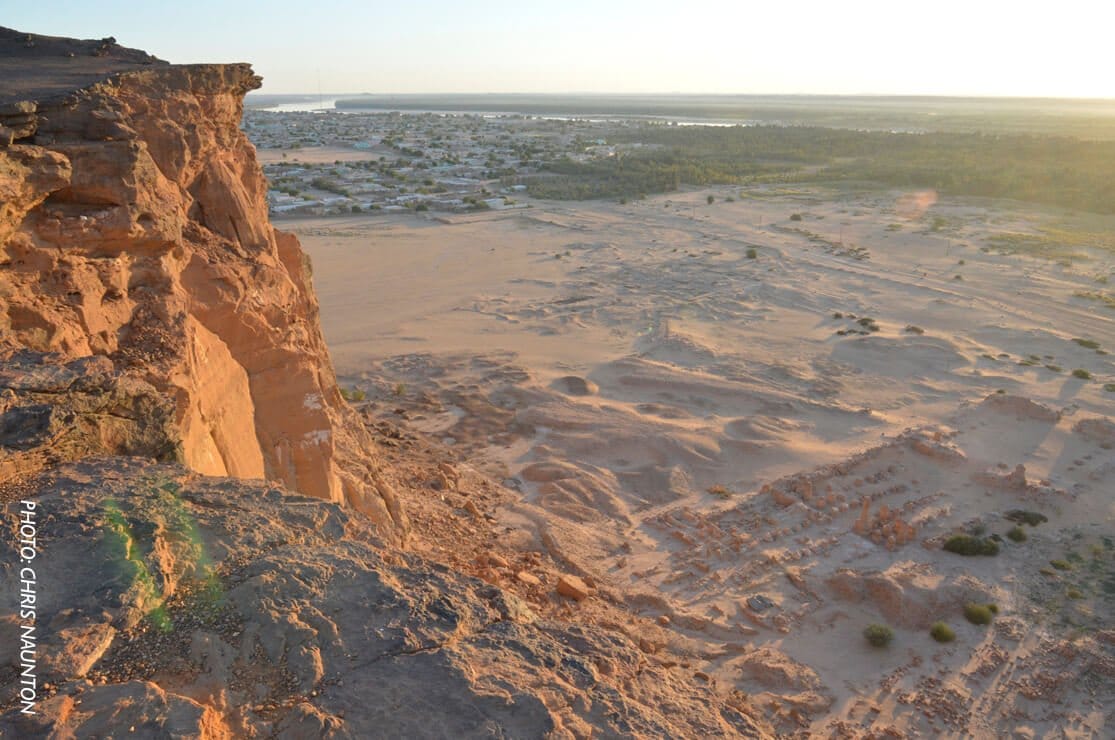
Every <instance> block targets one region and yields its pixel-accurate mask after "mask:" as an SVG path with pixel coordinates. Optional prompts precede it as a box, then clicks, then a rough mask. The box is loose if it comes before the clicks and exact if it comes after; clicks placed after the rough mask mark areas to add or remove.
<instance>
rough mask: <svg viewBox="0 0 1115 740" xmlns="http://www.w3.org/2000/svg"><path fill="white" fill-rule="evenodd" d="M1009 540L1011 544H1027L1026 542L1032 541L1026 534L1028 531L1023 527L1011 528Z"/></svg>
mask: <svg viewBox="0 0 1115 740" xmlns="http://www.w3.org/2000/svg"><path fill="white" fill-rule="evenodd" d="M1007 539H1009V540H1010V541H1011V542H1025V541H1026V540H1028V539H1030V537H1029V535H1027V534H1026V530H1025V529H1023V528H1022V527H1011V529H1010V530H1009V531H1008V532H1007Z"/></svg>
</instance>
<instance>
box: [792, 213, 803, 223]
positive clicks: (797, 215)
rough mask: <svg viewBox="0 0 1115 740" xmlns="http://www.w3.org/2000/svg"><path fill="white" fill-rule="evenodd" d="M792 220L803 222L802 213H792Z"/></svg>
mask: <svg viewBox="0 0 1115 740" xmlns="http://www.w3.org/2000/svg"><path fill="white" fill-rule="evenodd" d="M790 220H791V221H801V214H800V213H791V214H790Z"/></svg>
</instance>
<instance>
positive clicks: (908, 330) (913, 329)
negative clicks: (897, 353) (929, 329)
mask: <svg viewBox="0 0 1115 740" xmlns="http://www.w3.org/2000/svg"><path fill="white" fill-rule="evenodd" d="M906 333H907V334H924V333H925V329H922V328H921V327H920V326H914V325H913V324H910V325H909V326H907V327H906Z"/></svg>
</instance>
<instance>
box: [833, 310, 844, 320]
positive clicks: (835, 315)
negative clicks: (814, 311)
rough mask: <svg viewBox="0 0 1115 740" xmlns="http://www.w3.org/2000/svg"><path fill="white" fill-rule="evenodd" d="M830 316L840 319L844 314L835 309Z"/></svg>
mask: <svg viewBox="0 0 1115 740" xmlns="http://www.w3.org/2000/svg"><path fill="white" fill-rule="evenodd" d="M832 317H833V318H834V319H842V318H844V314H842V313H840V312H839V311H835V312H834V313H833V314H832Z"/></svg>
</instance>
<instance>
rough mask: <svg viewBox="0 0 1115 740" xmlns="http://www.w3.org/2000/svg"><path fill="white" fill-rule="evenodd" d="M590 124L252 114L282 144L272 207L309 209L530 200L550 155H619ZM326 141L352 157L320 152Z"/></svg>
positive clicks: (273, 146)
mask: <svg viewBox="0 0 1115 740" xmlns="http://www.w3.org/2000/svg"><path fill="white" fill-rule="evenodd" d="M586 127H590V128H591V124H589V123H588V122H581V121H570V120H551V119H544V118H537V117H530V116H518V115H500V116H480V115H454V114H435V113H413V114H401V113H378V112H353V113H347V112H346V113H341V112H336V111H314V112H305V111H298V112H271V111H260V110H252V109H249V110H247V111H246V112H245V115H244V121H243V128H244V131H245V133H246V134H247V136H248V137H249V139H251V141H252V142H253V143H254V144H255V145H256V147H257V148H259V149H261V150H277V151H279V152H281V160H280V161H274V160H275V157H269V158H268V159H269V160H272V161H271V162H270V163H268V164H265V165H264V173H265V174H266V175H267V178H268V180H269V182H270V191H269V194H268V196H269V201H270V206H271V210H272V212H273V213H275V214H306V215H329V214H341V213H354V212H367V211H373V212H375V211H379V212H386V213H390V212H405V211H468V210H487V209H493V210H500V209H505V208H522V207H525V205H526V204H524V203H522V202H521V200H520V199H521V198H522V197H523V196H525V190H526V186H525V185H524V184H523V182H524V181H525V179H527V178H529V177H531V176H535V175H538V174H539V173H540V172H542V170H543V166H544V164H545V163H546V162H551V161H555V160H558V159H561V158H570V159H575V160H578V159H580V160H583V159H591V158H596V157H601V156H610V155H611V154H614V148H613V147H609V146H608V144H607V143H606V142H605V140H604V139H603V138H600V135H599V134H600V132H599V131H592V130H586ZM322 147H330V148H333V149H340V150H343V154H344V156H343V158H338V159H335V160H334V161H324V162H323V161H320V160H321V159H322V157H321V156H320V152H321V151H322ZM310 152H315V156H309V154H310ZM326 159H327V158H326Z"/></svg>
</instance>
